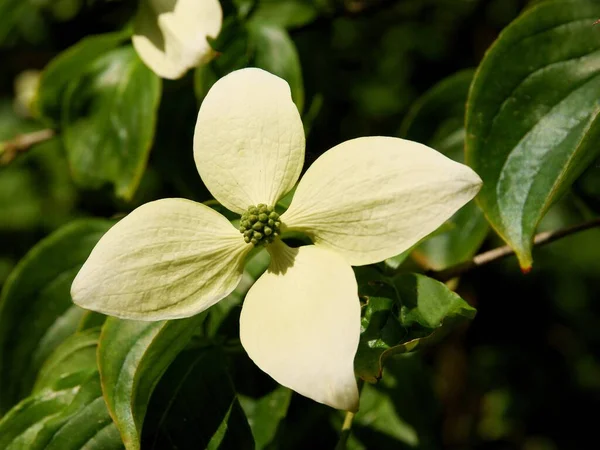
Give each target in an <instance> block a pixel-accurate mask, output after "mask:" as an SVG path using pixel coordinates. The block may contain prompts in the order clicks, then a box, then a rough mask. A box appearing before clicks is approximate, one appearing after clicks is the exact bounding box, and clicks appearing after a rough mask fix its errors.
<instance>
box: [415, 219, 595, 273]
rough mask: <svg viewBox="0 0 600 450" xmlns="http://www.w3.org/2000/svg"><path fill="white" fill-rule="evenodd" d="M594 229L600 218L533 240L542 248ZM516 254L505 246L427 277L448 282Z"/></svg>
mask: <svg viewBox="0 0 600 450" xmlns="http://www.w3.org/2000/svg"><path fill="white" fill-rule="evenodd" d="M592 228H600V218H597V219H594V220H590V221H589V222H584V223H581V224H579V225H575V226H572V227H567V228H562V229H560V230H555V231H545V232H543V233H539V234H537V235H536V236H535V238H534V239H533V245H534V246H536V247H541V246H542V245H546V244H549V243H551V242H554V241H557V240H559V239H562V238H564V237H566V236H570V235H572V234H575V233H579V232H581V231H585V230H590V229H592ZM514 253H515V251H514V250H513V249H512V248H510V247H509V246H508V245H505V246H503V247H498V248H495V249H493V250H489V251H487V252H483V253H480V254H479V255H477V256H475V257H474V258H473V259H472V260H470V261H466V262H464V263H461V264H457V265H455V266H452V267H449V268H447V269H444V270H440V271H434V270H431V271H429V272H427V275H428V276H430V277H432V278H435V279H436V280H439V281H448V280H451V279H452V278H455V277H457V276H460V275H463V274H464V273H466V272H469V271H471V270H473V269H476V268H478V267H481V266H485V265H486V264H489V263H491V262H494V261H499V260H501V259H504V258H506V257H507V256H511V255H514Z"/></svg>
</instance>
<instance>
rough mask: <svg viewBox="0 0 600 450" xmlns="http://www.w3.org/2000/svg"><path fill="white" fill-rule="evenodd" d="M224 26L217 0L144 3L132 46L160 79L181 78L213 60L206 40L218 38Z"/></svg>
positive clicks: (140, 8)
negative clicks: (189, 71)
mask: <svg viewBox="0 0 600 450" xmlns="http://www.w3.org/2000/svg"><path fill="white" fill-rule="evenodd" d="M222 22H223V11H222V10H221V5H220V3H219V1H218V0H141V1H140V6H139V9H138V12H137V15H136V17H135V20H134V23H133V28H134V29H133V34H134V35H133V38H132V41H133V46H134V47H135V50H136V51H137V53H138V55H139V56H140V58H141V59H142V61H144V63H145V64H146V65H147V66H148V67H150V69H152V71H153V72H154V73H156V74H157V75H158V76H160V77H162V78H169V79H176V78H180V77H182V76H183V75H184V74H185V73H186V72H187V71H188V70H189V69H192V68H194V67H196V66H198V65H200V64H202V63H204V62H206V61H208V60H209V59H210V57H211V56H212V53H213V51H212V49H211V48H210V45H209V44H208V41H207V40H206V38H207V37H213V38H216V37H217V35H218V34H219V31H220V30H221V25H222Z"/></svg>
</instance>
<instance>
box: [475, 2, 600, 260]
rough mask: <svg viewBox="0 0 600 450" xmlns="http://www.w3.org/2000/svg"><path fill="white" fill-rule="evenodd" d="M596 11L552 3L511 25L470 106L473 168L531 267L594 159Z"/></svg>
mask: <svg viewBox="0 0 600 450" xmlns="http://www.w3.org/2000/svg"><path fill="white" fill-rule="evenodd" d="M598 17H600V4H598V2H596V1H591V0H577V1H567V0H561V1H546V2H541V3H540V4H538V5H536V6H533V7H532V8H529V9H528V10H526V11H525V13H524V14H523V15H522V16H521V17H520V18H518V19H517V20H515V21H514V22H513V23H512V24H511V25H509V26H508V27H507V28H506V29H505V30H504V31H503V32H502V33H501V35H500V37H499V38H498V40H497V41H496V43H495V44H494V45H493V46H492V48H491V49H490V50H489V51H488V53H487V54H486V57H485V59H484V60H483V62H482V64H481V66H480V68H479V70H478V71H477V74H476V75H475V80H474V81H473V86H472V88H471V92H470V96H469V102H468V106H467V142H466V144H467V147H466V148H467V152H466V160H467V163H468V164H469V165H470V166H471V167H472V168H473V169H474V170H475V171H476V172H477V173H478V174H479V175H480V176H481V178H482V179H483V182H484V183H483V188H482V190H481V193H480V195H479V197H478V202H479V204H480V206H481V207H482V209H483V211H484V212H485V214H486V217H487V218H488V220H489V222H490V223H491V224H492V226H493V227H494V228H495V230H496V231H497V232H498V233H499V234H500V235H501V236H502V237H503V238H504V240H506V242H507V243H508V244H509V245H510V246H511V247H512V248H513V249H514V250H515V252H516V253H517V256H518V258H519V262H520V265H521V267H522V268H523V269H524V270H526V269H529V268H530V266H531V263H532V257H531V246H532V239H533V236H534V233H535V231H536V227H537V225H538V223H539V221H540V220H541V219H542V217H543V216H544V214H545V213H546V211H547V210H548V208H549V207H550V206H551V205H552V204H553V202H554V201H556V200H557V199H558V198H559V197H560V194H562V193H563V192H564V191H565V189H567V188H568V187H569V186H570V185H571V183H572V182H573V181H574V180H575V179H576V177H577V176H579V174H580V173H581V172H582V171H583V170H584V169H585V168H586V167H587V166H588V165H589V164H590V163H591V162H592V161H593V159H594V158H595V157H597V156H598V154H599V152H600V147H599V146H598V145H597V142H598V138H600V119H598V112H599V111H600V97H598V95H597V94H598V90H599V89H600V33H598V29H597V28H596V27H594V26H592V24H593V23H594V21H595V20H596V19H597V18H598Z"/></svg>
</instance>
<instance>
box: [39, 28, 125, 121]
mask: <svg viewBox="0 0 600 450" xmlns="http://www.w3.org/2000/svg"><path fill="white" fill-rule="evenodd" d="M129 34H130V33H129V32H127V31H123V32H116V33H107V34H99V35H95V36H88V37H86V38H84V39H82V40H81V41H80V42H78V43H77V44H75V45H74V46H72V47H70V48H68V49H67V50H65V51H64V52H62V53H60V54H59V55H58V56H57V57H56V58H54V59H53V60H52V61H50V63H49V64H48V66H47V67H46V68H45V69H44V71H43V72H42V77H41V80H40V87H39V92H38V99H37V108H38V110H39V113H41V115H42V116H43V117H44V118H46V119H47V120H49V121H52V122H55V123H58V122H59V121H60V116H61V109H62V105H63V101H64V95H65V91H66V89H67V87H68V85H69V84H70V83H71V82H72V81H75V80H77V79H78V78H80V77H81V76H83V75H84V74H85V73H86V72H87V71H88V70H89V67H90V65H91V64H93V63H94V61H96V60H97V59H98V57H100V56H102V55H104V54H105V53H107V52H109V51H110V50H112V49H114V48H116V47H118V46H119V45H120V44H121V43H122V42H123V41H125V40H126V39H127V38H128V37H129Z"/></svg>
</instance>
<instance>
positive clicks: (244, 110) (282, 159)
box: [194, 68, 304, 213]
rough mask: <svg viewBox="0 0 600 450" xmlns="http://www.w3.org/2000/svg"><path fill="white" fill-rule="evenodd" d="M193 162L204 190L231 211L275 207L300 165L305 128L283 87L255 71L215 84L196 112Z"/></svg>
mask: <svg viewBox="0 0 600 450" xmlns="http://www.w3.org/2000/svg"><path fill="white" fill-rule="evenodd" d="M194 158H195V160H196V166H197V167H198V171H199V172H200V176H201V177H202V180H203V181H204V183H205V184H206V187H207V188H208V189H209V190H210V192H211V193H212V194H213V196H214V197H215V198H216V199H217V200H219V202H221V203H222V204H223V205H224V206H225V207H227V208H229V209H230V210H232V211H235V212H238V213H241V212H243V211H245V210H246V209H247V208H248V206H251V205H256V204H259V203H265V204H267V205H274V204H275V203H276V202H277V200H278V199H279V198H280V197H282V196H283V195H284V194H285V193H287V192H288V191H290V190H291V189H292V187H293V186H294V184H295V183H296V181H298V177H299V176H300V171H301V170H302V165H303V163H304V129H303V128H302V121H301V120H300V114H299V113H298V110H297V109H296V105H294V102H292V96H291V93H290V87H289V86H288V84H287V83H286V82H285V81H284V80H282V79H281V78H279V77H276V76H275V75H272V74H270V73H269V72H265V71H264V70H261V69H255V68H249V69H242V70H238V71H235V72H232V73H230V74H229V75H227V76H225V77H223V78H221V79H220V80H219V81H217V82H216V83H215V84H214V86H213V87H212V88H211V89H210V91H209V92H208V94H207V96H206V98H205V99H204V101H203V102H202V106H201V107H200V112H199V113H198V121H197V123H196V132H195V134H194Z"/></svg>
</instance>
